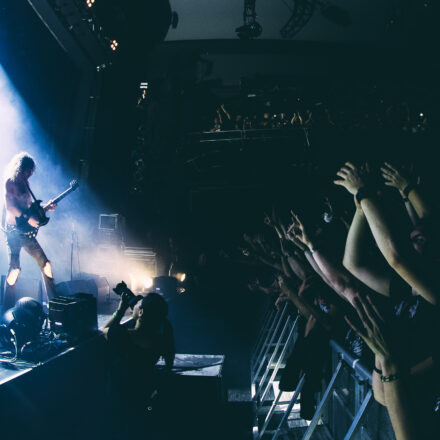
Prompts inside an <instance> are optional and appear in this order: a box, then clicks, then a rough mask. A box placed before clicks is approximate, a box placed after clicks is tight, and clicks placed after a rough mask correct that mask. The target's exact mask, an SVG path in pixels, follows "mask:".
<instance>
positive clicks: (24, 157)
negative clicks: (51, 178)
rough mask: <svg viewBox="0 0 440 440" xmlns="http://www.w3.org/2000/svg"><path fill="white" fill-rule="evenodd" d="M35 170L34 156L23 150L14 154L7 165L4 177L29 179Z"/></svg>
mask: <svg viewBox="0 0 440 440" xmlns="http://www.w3.org/2000/svg"><path fill="white" fill-rule="evenodd" d="M34 171H35V161H34V158H33V157H32V156H31V155H30V154H29V153H26V152H25V151H23V152H21V153H18V154H16V155H15V156H14V157H13V158H12V159H11V160H10V161H9V164H8V166H7V171H6V178H7V179H11V180H14V181H15V180H17V179H29V177H31V176H32V174H33V173H34Z"/></svg>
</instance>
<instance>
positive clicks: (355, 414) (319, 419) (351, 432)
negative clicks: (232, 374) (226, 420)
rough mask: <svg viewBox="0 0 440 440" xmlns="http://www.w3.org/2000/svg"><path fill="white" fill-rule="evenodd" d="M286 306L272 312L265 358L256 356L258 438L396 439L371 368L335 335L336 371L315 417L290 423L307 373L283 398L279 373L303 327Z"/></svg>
mask: <svg viewBox="0 0 440 440" xmlns="http://www.w3.org/2000/svg"><path fill="white" fill-rule="evenodd" d="M286 307H287V306H284V308H283V309H282V310H281V311H278V312H275V314H274V315H273V316H272V317H267V319H266V323H265V326H266V330H265V331H266V333H265V335H264V336H261V335H260V339H261V340H260V342H259V344H260V347H259V354H258V355H256V357H257V358H259V362H258V363H257V362H254V366H255V368H254V370H253V373H254V374H253V382H252V385H253V399H254V400H255V401H256V402H257V408H258V414H259V416H260V417H259V418H260V423H259V429H258V430H257V434H256V436H255V438H258V439H263V438H267V439H272V440H276V439H278V438H280V436H286V435H287V437H286V438H298V439H299V438H302V439H303V440H310V439H319V440H321V439H323V440H324V439H325V440H393V439H395V437H394V432H393V429H392V426H391V422H390V420H389V417H388V413H387V411H386V409H385V408H384V407H383V406H381V405H379V404H378V403H377V402H376V401H375V400H374V398H373V392H372V388H371V372H370V371H369V370H368V369H367V368H366V367H365V366H364V365H363V364H362V363H361V362H360V361H359V359H356V358H354V357H353V356H352V355H351V354H350V353H349V352H348V351H347V350H345V349H344V348H343V347H342V346H341V345H340V344H338V343H337V342H336V341H333V340H332V341H331V342H330V345H331V349H332V376H331V379H330V380H329V382H328V384H327V386H326V387H324V390H323V393H322V397H321V399H320V400H319V403H318V406H317V409H316V412H315V414H314V416H313V419H312V420H311V421H310V422H308V421H305V420H302V419H299V420H298V419H295V420H296V421H298V423H297V424H296V427H292V428H289V423H290V424H291V425H292V423H291V422H289V423H288V421H289V417H291V416H294V415H295V411H294V410H295V407H296V408H297V407H298V405H295V404H296V403H297V400H298V398H299V396H300V393H301V388H302V386H303V384H304V381H305V380H306V377H305V376H304V375H302V376H301V378H300V380H299V382H298V384H297V386H296V388H295V392H294V393H293V395H292V396H291V397H290V396H289V400H284V401H283V399H282V395H283V392H282V391H280V390H279V389H278V388H277V385H278V382H277V375H278V373H279V370H280V368H282V367H283V366H284V364H285V360H286V357H287V354H288V352H289V348H291V347H292V346H293V344H294V342H295V340H296V335H297V327H298V317H297V318H296V319H292V318H291V317H290V316H289V315H288V313H287V308H286ZM263 340H264V341H263ZM257 348H258V347H257ZM255 353H257V352H255ZM272 390H273V392H269V391H272ZM296 412H298V410H297V409H296ZM280 413H281V419H280V420H279V421H278V422H277V421H276V420H275V417H274V416H275V414H277V415H278V416H280ZM292 418H294V417H292ZM299 422H302V423H299ZM271 425H272V426H271Z"/></svg>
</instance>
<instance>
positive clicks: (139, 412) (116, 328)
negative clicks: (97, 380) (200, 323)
mask: <svg viewBox="0 0 440 440" xmlns="http://www.w3.org/2000/svg"><path fill="white" fill-rule="evenodd" d="M133 297H134V295H133V294H131V295H129V294H128V293H125V292H124V293H123V294H122V296H121V300H120V303H119V306H118V309H117V310H116V312H115V313H114V314H113V316H112V318H111V319H110V320H109V321H108V322H107V323H106V324H105V326H104V329H103V335H104V337H105V338H106V339H107V341H108V344H109V348H110V351H111V353H110V374H109V382H110V383H109V393H110V402H111V406H112V414H113V417H114V419H113V420H114V421H115V432H119V434H120V435H121V436H124V435H128V433H137V434H142V435H144V433H145V430H146V428H147V425H148V423H149V417H148V414H149V411H150V409H151V407H152V406H153V397H154V395H155V394H156V392H157V389H158V387H159V386H160V384H159V383H158V382H159V381H158V376H157V374H156V372H155V365H156V364H157V362H158V360H159V358H160V357H161V356H162V357H163V358H164V361H165V368H166V371H168V372H170V371H171V369H172V367H173V363H174V356H175V348H174V338H173V330H172V327H171V324H170V323H169V321H168V320H167V318H166V316H167V313H168V305H167V303H166V301H165V300H164V299H163V298H162V297H161V296H160V295H158V294H157V293H154V292H152V293H148V294H147V295H146V296H142V295H138V296H137V297H135V298H134V300H133ZM134 301H135V302H136V303H135V305H134V306H133V302H134ZM130 305H131V306H133V312H132V315H131V318H132V319H131V321H129V322H128V323H127V324H121V320H122V318H123V317H124V315H125V313H126V311H127V310H128V308H129V307H130ZM129 324H131V325H129ZM121 438H126V437H121Z"/></svg>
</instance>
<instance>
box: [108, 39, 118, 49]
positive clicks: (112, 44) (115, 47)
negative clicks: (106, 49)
mask: <svg viewBox="0 0 440 440" xmlns="http://www.w3.org/2000/svg"><path fill="white" fill-rule="evenodd" d="M118 46H119V43H118V42H117V41H116V40H112V41H111V42H110V47H111V49H112V50H116V49H117V47H118Z"/></svg>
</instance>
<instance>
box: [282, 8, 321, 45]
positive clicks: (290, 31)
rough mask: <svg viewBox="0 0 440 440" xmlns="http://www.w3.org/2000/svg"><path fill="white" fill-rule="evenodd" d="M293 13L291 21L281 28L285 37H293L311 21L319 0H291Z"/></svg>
mask: <svg viewBox="0 0 440 440" xmlns="http://www.w3.org/2000/svg"><path fill="white" fill-rule="evenodd" d="M290 1H291V3H293V5H292V7H291V11H292V15H291V16H290V18H289V21H288V22H287V23H286V24H285V25H284V26H283V27H282V28H281V30H280V34H281V36H282V37H283V38H293V37H294V36H295V35H296V34H297V33H298V32H299V31H301V30H302V29H303V28H304V26H305V25H306V24H307V23H308V22H309V21H310V19H311V18H312V16H313V14H314V13H315V8H316V4H317V3H318V2H317V0H290Z"/></svg>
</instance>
